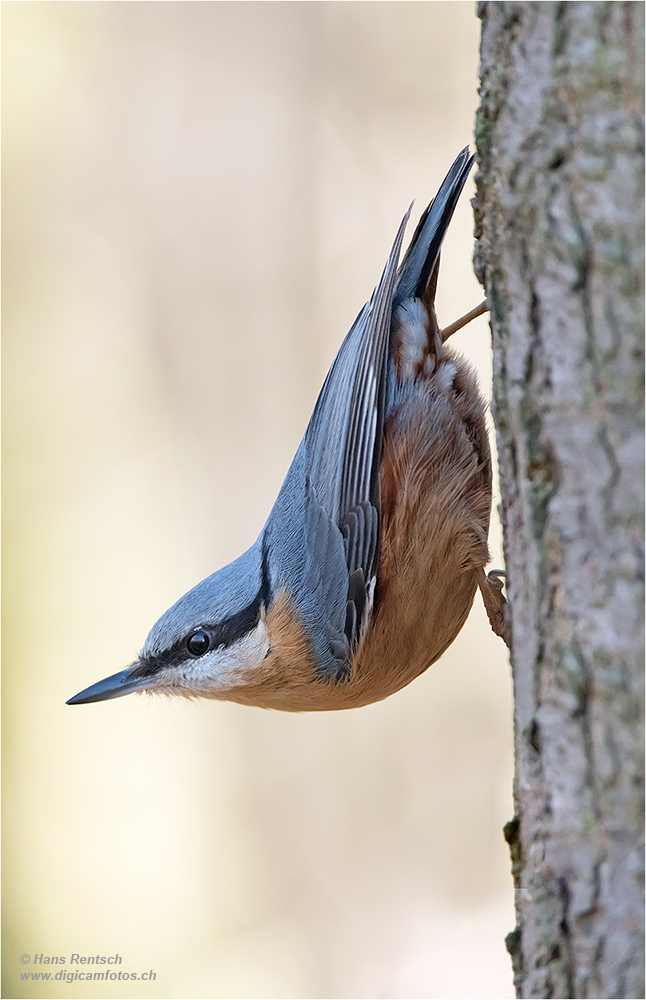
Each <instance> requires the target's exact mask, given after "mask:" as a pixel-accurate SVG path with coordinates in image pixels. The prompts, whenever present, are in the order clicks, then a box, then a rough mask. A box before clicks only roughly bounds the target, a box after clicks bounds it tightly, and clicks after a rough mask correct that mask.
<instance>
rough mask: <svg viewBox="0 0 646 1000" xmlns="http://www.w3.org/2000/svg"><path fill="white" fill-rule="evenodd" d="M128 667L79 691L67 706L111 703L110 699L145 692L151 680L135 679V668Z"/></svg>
mask: <svg viewBox="0 0 646 1000" xmlns="http://www.w3.org/2000/svg"><path fill="white" fill-rule="evenodd" d="M136 666H137V664H136V663H134V664H133V666H132V667H127V668H126V669H125V670H122V671H121V672H120V673H118V674H113V675H112V677H104V679H103V680H102V681H98V683H97V684H93V685H92V686H91V687H89V688H86V689H85V691H79V693H78V694H75V695H74V697H73V698H70V699H69V701H66V702H65V704H66V705H88V704H89V703H90V702H92V701H109V700H110V698H121V697H123V695H125V694H132V692H133V691H143V690H144V688H145V687H146V682H147V681H148V679H149V678H146V677H133V668H134V667H136Z"/></svg>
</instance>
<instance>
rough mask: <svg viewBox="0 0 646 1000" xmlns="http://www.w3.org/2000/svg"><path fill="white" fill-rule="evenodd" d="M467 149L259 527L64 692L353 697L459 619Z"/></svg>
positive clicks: (383, 685)
mask: <svg viewBox="0 0 646 1000" xmlns="http://www.w3.org/2000/svg"><path fill="white" fill-rule="evenodd" d="M473 159H474V158H473V157H472V156H470V155H469V151H468V149H464V150H463V151H462V152H461V153H460V154H459V156H458V157H457V159H456V160H455V162H454V163H453V165H452V167H451V169H450V170H449V172H448V174H447V175H446V177H445V179H444V181H443V183H442V186H441V187H440V190H439V192H438V194H437V196H436V197H435V198H434V200H433V201H432V202H431V204H430V205H429V207H428V208H427V209H426V211H425V212H424V214H423V215H422V218H421V219H420V222H419V225H418V226H417V229H416V230H415V234H414V236H413V239H412V241H411V244H410V246H409V248H408V250H407V252H406V254H405V256H404V258H403V260H402V263H401V265H400V266H399V268H398V267H397V263H398V259H399V253H400V249H401V244H402V239H403V235H404V228H405V226H406V223H407V221H408V215H409V214H410V209H409V212H408V213H407V214H406V216H405V218H404V220H403V222H402V224H401V226H400V228H399V232H398V233H397V237H396V239H395V243H394V246H393V249H392V252H391V254H390V256H389V257H388V260H387V262H386V267H385V269H384V272H383V274H382V277H381V280H380V282H379V284H378V285H377V288H376V289H375V291H374V292H373V295H372V298H371V299H370V301H369V302H368V303H366V305H365V306H364V307H363V309H362V310H361V312H360V313H359V315H358V317H357V319H356V321H355V323H354V325H353V327H352V329H351V330H350V332H349V333H348V335H347V337H346V338H345V340H344V342H343V344H342V346H341V349H340V350H339V353H338V354H337V356H336V359H335V361H334V363H333V365H332V368H331V369H330V372H329V374H328V376H327V378H326V380H325V384H324V385H323V388H322V390H321V393H320V396H319V398H318V400H317V403H316V406H315V407H314V413H313V414H312V417H311V419H310V422H309V425H308V427H307V430H306V432H305V436H304V438H303V440H302V442H301V444H300V447H299V449H298V451H297V452H296V457H295V458H294V460H293V462H292V465H291V467H290V469H289V472H288V473H287V478H286V479H285V482H284V483H283V486H282V488H281V490H280V493H279V495H278V499H277V500H276V503H275V504H274V507H273V510H272V511H271V514H270V515H269V519H268V521H267V523H266V524H265V527H264V528H263V530H262V532H261V533H260V537H259V538H258V540H257V541H256V542H255V544H254V545H252V547H251V548H250V549H249V550H248V551H247V552H245V553H244V555H242V556H240V558H239V559H236V561H235V562H233V563H231V564H230V565H229V566H225V567H224V569H221V570H218V572H216V573H214V574H213V575H212V576H209V577H207V579H206V580H203V581H202V582H201V583H199V584H198V585H197V586H196V587H194V588H193V589H192V590H190V591H189V592H188V593H187V594H185V595H184V597H182V598H180V600H179V601H177V603H176V604H174V605H173V606H172V608H170V609H169V610H168V611H167V612H166V613H165V614H164V615H162V617H161V618H160V619H159V621H158V622H157V623H156V624H155V625H154V626H153V628H152V629H151V631H150V634H149V636H148V638H147V639H146V642H145V645H144V648H143V650H142V652H141V654H140V656H139V658H138V659H137V660H136V661H135V663H133V664H132V666H130V667H128V668H127V669H126V670H123V671H121V673H118V674H115V675H114V676H112V677H107V678H106V679H105V680H102V681H99V683H98V684H94V685H93V686H92V687H89V688H87V689H86V690H85V691H81V693H80V694H77V695H76V696H75V697H74V698H71V699H70V701H69V702H68V704H72V705H79V704H84V703H86V702H92V701H104V700H106V699H108V698H118V697H120V696H121V695H125V694H129V693H130V692H132V691H159V692H164V693H166V694H181V695H185V696H189V697H190V696H201V697H205V698H218V699H222V700H228V701H236V702H240V703H242V704H245V705H259V706H262V707H264V708H277V709H285V710H287V711H293V712H300V711H308V710H312V711H321V710H327V709H337V708H354V707H357V706H360V705H367V704H369V703H370V702H374V701H379V700H380V699H382V698H386V697H387V696H388V695H390V694H392V693H393V692H395V691H398V690H399V689H400V688H402V687H404V685H406V684H408V683H409V682H410V681H412V680H413V678H415V677H417V676H418V674H421V673H422V671H424V670H426V668H427V667H428V666H430V664H431V663H434V662H435V660H437V659H438V658H439V657H440V656H441V655H442V653H443V652H444V651H445V650H446V649H447V648H448V646H449V645H450V644H451V643H452V642H453V640H454V639H455V637H456V636H457V634H458V632H459V631H460V629H461V628H462V626H463V625H464V622H465V621H466V618H467V615H468V613H469V610H470V608H471V605H472V603H473V600H474V597H475V592H476V589H477V588H478V587H479V588H480V590H481V592H482V594H483V597H484V600H485V606H486V608H487V612H488V614H489V619H490V622H491V624H492V627H493V628H494V631H496V632H497V633H498V634H500V635H503V633H504V603H505V602H504V597H503V596H502V593H501V584H500V582H499V580H497V579H496V578H495V575H494V574H490V575H489V576H487V575H486V574H485V566H486V564H487V561H488V558H489V555H488V550H487V533H488V529H489V516H490V511H491V456H490V452H489V443H488V440H487V431H486V427H485V404H484V402H483V400H482V398H481V396H480V393H479V391H478V386H477V382H476V377H475V375H474V373H473V372H472V370H471V368H470V367H469V365H468V364H467V362H466V361H465V360H464V359H463V358H461V357H459V356H458V355H457V354H455V353H454V352H452V351H451V349H450V348H448V347H447V346H446V345H445V343H444V342H445V341H446V339H447V338H448V336H450V334H451V333H453V332H454V331H455V330H456V329H459V327H460V326H462V325H464V323H465V322H468V320H469V319H471V318H473V316H474V315H479V313H481V312H484V311H485V310H486V304H485V303H483V304H482V305H481V306H479V307H477V308H476V309H474V310H472V311H471V313H468V314H467V315H466V316H465V317H463V318H462V320H458V321H457V322H456V323H453V324H452V325H451V326H450V327H447V328H445V330H443V331H442V330H440V328H439V325H438V322H437V318H436V315H435V307H434V302H435V289H436V285H437V276H438V269H439V259H440V248H441V245H442V241H443V239H444V235H445V233H446V230H447V228H448V225H449V222H450V220H451V217H452V215H453V211H454V209H455V206H456V204H457V201H458V198H459V196H460V193H461V191H462V188H463V186H464V183H465V181H466V179H467V176H468V173H469V170H470V169H471V165H472V163H473Z"/></svg>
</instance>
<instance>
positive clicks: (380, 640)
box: [224, 359, 491, 712]
mask: <svg viewBox="0 0 646 1000" xmlns="http://www.w3.org/2000/svg"><path fill="white" fill-rule="evenodd" d="M457 364H458V367H461V364H463V365H464V371H463V372H461V373H460V374H461V376H462V377H470V373H469V371H468V368H467V367H466V364H465V363H463V362H462V363H461V360H460V359H458V360H457ZM418 388H419V391H416V392H414V393H411V395H410V398H408V399H406V398H404V400H403V401H402V402H400V404H399V409H398V410H397V412H396V413H394V414H393V416H392V417H391V418H390V419H389V421H388V422H387V424H386V428H385V436H384V449H383V454H382V461H381V467H380V479H381V493H382V535H381V555H380V561H379V568H378V574H377V590H376V596H375V610H374V612H373V616H372V620H371V622H370V624H369V627H368V629H367V631H366V634H365V635H364V636H363V638H362V639H361V641H360V643H359V646H358V648H357V650H356V653H355V655H354V657H353V660H352V664H351V670H350V674H349V677H348V678H347V679H344V680H326V679H325V678H323V677H322V676H321V674H320V672H318V671H317V669H316V666H315V664H314V660H313V657H312V655H311V651H310V649H309V646H308V643H307V640H306V637H305V635H304V633H303V631H302V629H301V627H300V624H299V622H298V618H297V616H296V614H295V612H294V611H293V609H292V606H291V603H290V601H289V599H288V598H287V595H284V597H283V598H282V603H280V604H279V605H278V611H279V613H280V615H281V616H282V617H281V619H280V627H279V628H278V627H277V628H276V629H275V633H276V635H277V636H278V637H279V640H278V641H277V642H275V643H274V644H272V652H271V654H270V655H269V656H268V658H267V662H266V664H265V666H264V675H265V676H264V678H263V679H262V682H261V683H255V684H253V685H247V686H245V687H244V688H240V689H238V690H234V691H228V692H227V693H226V695H224V697H226V698H227V699H229V700H233V701H240V702H242V703H244V704H252V705H260V706H262V707H265V708H276V709H282V710H286V711H294V712H303V711H329V710H336V709H343V708H357V707H360V706H362V705H368V704H370V703H371V702H375V701H380V700H381V699H383V698H386V697H388V695H390V694H393V693H394V692H395V691H399V690H400V689H401V688H403V687H405V686H406V685H407V684H409V683H410V682H411V681H412V680H414V678H415V677H417V676H418V675H419V674H421V673H422V672H423V671H424V670H426V668H427V667H429V666H430V665H431V664H432V663H434V662H435V661H436V660H437V659H438V658H439V657H440V656H441V655H442V653H443V652H444V651H445V650H446V649H447V648H448V646H450V644H451V643H452V642H453V640H454V639H455V637H456V636H457V634H458V632H459V631H460V629H461V628H462V626H463V625H464V623H465V621H466V619H467V616H468V614H469V611H470V609H471V605H472V604H473V599H474V595H475V592H476V588H477V578H478V573H479V572H480V571H481V569H482V568H483V567H484V566H485V565H486V563H487V561H488V550H487V532H488V528H489V516H490V510H491V485H490V483H491V463H490V457H489V447H488V443H487V438H486V430H485V424H484V404H483V403H482V402H481V400H480V398H479V396H477V394H475V395H474V394H472V395H471V403H470V409H469V412H468V413H467V412H464V405H463V404H462V409H460V407H459V406H458V405H457V404H454V402H453V400H452V398H451V396H450V395H447V394H444V395H443V397H442V398H439V397H436V396H434V395H433V393H432V392H431V391H430V388H429V387H427V388H429V391H422V390H424V388H425V387H424V386H421V387H418ZM460 398H461V399H462V397H460ZM474 399H475V402H473V400H474ZM474 428H475V430H474ZM474 434H475V437H476V439H477V440H476V442H475V444H474ZM267 627H268V631H269V634H270V636H271V633H272V622H271V621H270V618H269V616H268V620H267ZM285 637H289V641H286V640H285ZM261 669H262V668H261ZM257 680H258V681H261V678H260V677H259V676H257Z"/></svg>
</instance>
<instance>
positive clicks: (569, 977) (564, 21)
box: [475, 2, 644, 998]
mask: <svg viewBox="0 0 646 1000" xmlns="http://www.w3.org/2000/svg"><path fill="white" fill-rule="evenodd" d="M479 16H480V17H481V19H482V42H481V97H482V104H481V107H480V110H479V113H478V119H477V126H476V135H477V149H478V156H479V160H480V173H479V175H478V193H477V197H476V230H477V236H478V242H477V245H476V256H475V263H476V270H477V273H478V276H479V278H480V280H481V281H482V282H483V284H484V285H485V288H486V293H487V298H488V300H489V305H490V310H491V328H492V334H493V347H494V403H493V407H494V419H495V423H496V432H497V437H498V448H499V455H500V480H501V487H500V488H501V494H502V517H503V528H504V541H505V558H506V564H507V567H506V568H507V573H508V577H507V593H508V599H509V602H510V618H509V626H510V638H511V649H512V669H513V678H514V696H515V754H516V774H515V788H514V793H515V802H516V813H517V815H516V816H515V818H514V820H513V821H512V822H511V823H509V824H508V825H507V827H506V830H505V835H506V837H507V839H508V840H509V843H510V846H511V853H512V862H513V872H514V878H515V884H516V914H517V927H516V929H515V931H513V932H512V933H511V934H510V935H509V937H508V939H507V942H508V947H509V950H510V952H511V954H512V959H513V963H514V973H515V982H516V989H517V993H518V995H519V996H521V997H622V998H629V997H643V995H644V993H643V951H642V947H643V910H642V898H643V897H642V892H643V889H642V879H643V861H642V853H641V852H642V843H643V794H642V790H643V781H642V775H643V757H642V747H643V672H642V670H643V666H642V665H643V659H642V657H643V628H642V616H643V601H644V595H643V570H642V555H643V520H642V518H643V490H642V487H643V471H642V469H643V422H642V421H643V415H642V414H643V349H642V348H643V298H642V296H643V250H644V233H643V165H644V160H643V58H644V57H643V30H644V25H643V20H644V5H643V4H642V3H606V2H600V3H584V2H582V3H579V2H574V3H551V2H550V3H481V4H480V5H479Z"/></svg>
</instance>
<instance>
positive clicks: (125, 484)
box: [2, 2, 514, 998]
mask: <svg viewBox="0 0 646 1000" xmlns="http://www.w3.org/2000/svg"><path fill="white" fill-rule="evenodd" d="M2 12H3V114H4V145H3V168H4V169H3V195H4V199H3V207H4V213H3V236H4V243H3V265H4V305H3V319H4V526H5V532H4V569H5V574H4V653H5V656H4V737H5V756H4V762H5V778H4V796H5V810H4V819H5V837H4V892H5V919H6V925H5V936H4V945H5V954H4V975H5V987H4V994H3V995H4V996H7V997H121V996H123V997H214V998H218V997H231V998H234V997H241V998H245V997H247V998H253V997H277V998H290V997H294V998H298V997H303V998H337V997H338V998H343V997H348V998H354V997H367V998H377V997H380V998H381V997H386V998H389V997H394V998H403V997H404V998H405V997H409V998H415V997H422V998H423V997H428V998H432V997H440V998H451V997H458V998H487V997H498V998H504V997H511V996H512V995H513V991H512V986H511V970H510V964H509V960H508V957H507V955H506V953H505V950H504V944H503V937H504V934H505V933H507V932H508V931H509V930H511V928H512V927H513V923H514V920H513V906H512V888H511V880H510V873H509V860H508V855H507V850H506V847H505V844H504V842H503V838H502V832H501V828H502V825H503V823H504V822H505V821H506V820H507V819H509V818H510V817H511V815H512V803H511V708H510V684H509V676H508V668H507V665H506V656H505V650H504V647H503V646H502V643H501V642H500V640H498V639H497V638H496V637H495V636H493V635H492V634H491V632H490V631H489V627H488V624H487V622H486V618H485V615H484V612H483V610H482V607H481V604H480V601H479V598H478V599H477V600H476V605H475V607H474V610H473V613H472V615H471V618H470V620H469V622H468V623H467V625H466V627H465V628H464V630H463V632H462V634H461V635H460V636H459V638H458V639H457V641H456V642H455V644H454V645H453V646H452V647H451V649H450V650H449V651H448V653H447V654H446V655H445V656H444V658H443V659H442V660H441V661H440V662H439V663H437V664H436V665H435V666H434V667H432V668H431V670H429V671H428V673H427V674H426V675H424V676H423V677H421V678H420V679H418V680H417V681H415V682H414V684H412V685H411V686H410V687H409V688H408V689H406V690H405V691H403V692H401V693H400V694H398V695H396V696H395V697H393V698H391V699H390V700H389V701H387V702H384V703H383V704H379V705H375V706H373V707H370V708H366V709H362V710H359V711H354V712H349V713H339V714H334V715H310V716H289V715H280V714H271V713H265V712H262V711H260V710H255V709H246V708H241V707H238V706H236V705H225V704H222V705H220V704H216V703H195V704H188V703H184V702H181V701H179V700H178V701H172V702H166V701H161V700H152V699H146V698H136V697H131V698H129V699H123V700H119V701H114V702H107V703H104V704H99V705H90V706H83V707H73V708H71V707H67V706H66V705H65V704H64V701H65V699H66V698H68V697H70V696H71V695H72V694H74V693H75V692H77V691H78V690H80V689H81V688H83V687H85V686H87V685H88V684H90V683H93V682H94V681H96V680H98V679H99V678H101V677H104V676H106V675H107V674H111V673H114V672H116V671H117V670H120V669H122V667H124V666H125V665H126V664H127V663H129V662H131V660H132V659H133V657H134V656H135V654H136V652H137V650H138V649H139V647H140V646H141V644H142V643H143V640H144V638H145V636H146V633H147V631H148V629H149V627H150V625H151V624H152V623H153V621H154V620H155V619H156V618H157V617H158V616H159V615H160V614H161V613H162V612H163V611H164V610H165V609H166V608H167V607H168V606H169V605H170V604H171V603H172V602H173V601H175V600H176V598H177V597H179V596H180V595H181V594H182V593H183V592H184V591H185V590H187V589H188V588H189V587H190V586H192V585H193V584H194V583H196V582H197V581H198V580H199V579H201V578H202V577H204V576H206V575H207V574H209V573H211V572H212V571H213V570H214V569H215V568H217V567H219V566H221V565H223V564H224V563H225V562H227V561H229V560H231V559H232V558H234V557H235V556H237V555H239V554H240V552H241V551H242V550H243V549H244V548H246V547H247V546H248V545H249V544H250V543H251V542H252V541H253V539H254V538H255V537H256V534H257V533H258V531H259V530H260V528H261V526H262V524H263V523H264V520H265V518H266V516H267V514H268V512H269V510H270V507H271V504H272V502H273V500H274V498H275V495H276V493H277V491H278V488H279V486H280V484H281V482H282V479H283V476H284V474H285V472H286V470H287V467H288V465H289V462H290V460H291V457H292V455H293V453H294V451H295V449H296V447H297V445H298V441H299V439H300V436H301V434H302V432H303V430H304V428H305V424H306V422H307V419H308V416H309V414H310V411H311V409H312V406H313V404H314V401H315V398H316V395H317V392H318V389H319V388H320V386H321V384H322V381H323V378H324V376H325V373H326V370H327V367H328V365H329V364H330V362H331V360H332V358H333V356H334V354H335V351H336V350H337V348H338V346H339V344H340V343H341V340H342V338H343V336H344V335H345V333H346V331H347V330H348V328H349V326H350V324H351V322H352V320H353V319H354V317H355V315H356V313H357V312H358V310H359V308H360V307H361V306H362V304H363V303H364V301H365V300H366V299H367V297H368V296H369V294H370V292H371V290H372V288H373V286H374V284H375V282H376V281H377V279H378V277H379V274H380V272H381V268H382V266H383V263H384V261H385V259H386V256H387V253H388V251H389V249H390V246H391V243H392V240H393V238H394V235H395V232H396V230H397V226H398V224H399V221H400V219H401V216H402V215H403V213H404V211H405V210H406V208H407V207H408V204H409V202H410V201H411V199H412V198H415V199H416V209H415V211H416V212H419V211H421V210H422V208H423V207H424V206H425V204H426V203H427V201H428V200H429V199H430V198H431V197H432V195H433V194H434V193H435V190H436V188H437V186H438V185H439V183H440V181H441V179H442V177H443V175H444V173H445V171H446V169H447V168H448V166H449V165H450V163H451V161H452V160H453V157H454V156H455V154H456V153H457V152H458V150H459V149H461V148H462V147H463V146H464V145H465V144H466V143H467V142H469V140H470V139H471V136H472V129H473V120H474V112H475V107H476V102H477V94H476V73H477V47H478V22H477V20H476V17H475V12H474V7H473V4H472V3H470V2H465V3H462V2H459V3H455V2H454V3H426V2H414V3H390V2H365V3H364V2H359V3H353V2H338V3H301V2H296V3H253V2H252V3H237V2H231V3H211V2H198V3H192V2H188V3H175V2H167V3H156V2H151V3H136V2H135V3H131V2H124V3H103V2H97V3H95V2H78V3H75V2H72V3H66V2H62V3H59V2H52V3H40V2H25V3H23V2H9V3H4V4H3V11H2ZM471 193H472V182H470V186H469V188H468V191H467V194H466V195H465V196H464V197H463V199H462V201H461V204H460V206H459V208H458V210H457V213H456V217H455V221H454V223H453V225H452V228H451V231H450V234H449V238H448V240H447V243H446V249H445V253H444V257H443V266H442V271H441V275H440V290H439V315H440V320H441V321H443V322H444V323H446V322H449V321H450V320H452V319H454V318H455V317H456V316H457V315H459V314H460V313H461V312H463V311H465V310H466V309H468V308H470V307H471V306H473V305H475V304H476V303H477V302H478V301H480V298H481V291H480V288H479V286H478V285H477V283H476V281H475V279H474V277H473V275H472V272H471V261H470V258H471V247H472V218H471V210H470V206H469V197H470V195H471ZM411 232H412V228H411ZM458 336H459V338H460V345H461V348H462V349H463V350H464V352H465V353H466V354H467V355H468V356H469V357H471V358H473V359H474V360H475V361H476V362H477V364H478V366H479V368H480V371H481V373H482V381H483V385H484V386H485V387H486V389H487V391H488V382H489V378H490V375H489V357H488V355H489V336H488V327H487V322H486V319H485V318H482V319H480V320H478V321H477V322H476V323H474V324H472V326H471V327H470V328H469V329H468V330H467V331H465V332H464V333H461V334H459V335H458ZM456 339H457V338H456ZM496 531H497V529H496ZM496 531H494V532H493V533H492V551H493V552H494V559H495V561H496V562H498V563H499V561H500V555H499V554H498V555H496V554H495V553H496V552H497V551H498V536H497V534H496ZM73 952H78V953H80V954H97V953H98V954H104V955H111V954H114V953H115V952H118V953H119V954H120V955H121V956H122V957H123V964H122V965H121V966H120V969H121V970H122V971H128V972H135V973H138V974H141V973H143V972H148V971H149V970H151V969H152V970H154V971H155V973H156V980H155V981H154V982H152V983H150V984H149V983H147V982H142V981H138V982H136V983H130V982H128V983H123V982H122V983H119V982H112V983H104V984H99V983H95V984H92V985H90V984H85V983H82V982H75V983H72V984H66V983H60V982H58V983H56V982H50V983H49V984H46V985H45V984H40V983H37V982H29V981H25V980H21V978H20V974H21V973H22V972H30V971H34V970H36V971H39V970H40V969H41V968H43V967H41V966H34V964H33V961H32V962H31V963H30V964H24V965H21V963H20V960H19V956H20V955H21V954H22V953H25V954H27V955H29V956H31V957H32V958H33V955H34V954H35V953H41V954H45V955H61V956H66V957H67V959H68V963H69V956H70V955H71V953H73ZM66 968H70V966H69V964H68V965H67V966H66ZM77 968H78V966H77ZM53 971H57V970H56V969H54V970H53Z"/></svg>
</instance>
